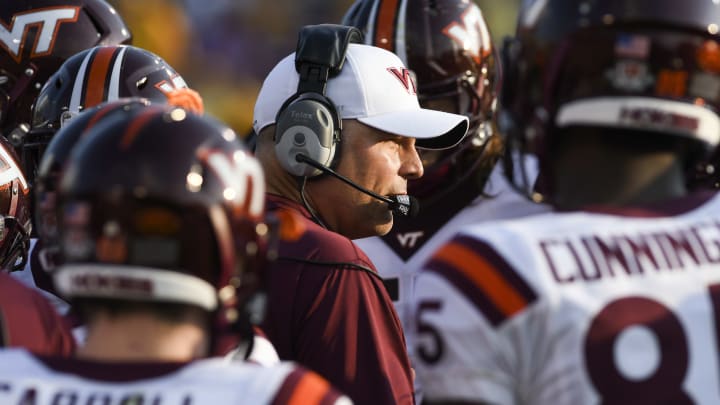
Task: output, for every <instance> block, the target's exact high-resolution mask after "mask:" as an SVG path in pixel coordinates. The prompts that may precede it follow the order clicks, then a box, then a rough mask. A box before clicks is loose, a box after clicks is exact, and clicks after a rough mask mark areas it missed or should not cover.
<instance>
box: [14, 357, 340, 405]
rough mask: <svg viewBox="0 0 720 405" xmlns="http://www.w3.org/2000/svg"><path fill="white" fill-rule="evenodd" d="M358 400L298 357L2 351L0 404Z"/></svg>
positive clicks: (186, 403)
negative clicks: (82, 356)
mask: <svg viewBox="0 0 720 405" xmlns="http://www.w3.org/2000/svg"><path fill="white" fill-rule="evenodd" d="M25 403H28V404H30V403H32V404H38V405H40V404H42V405H45V404H47V405H51V404H91V403H93V404H95V403H97V404H183V405H193V404H214V405H223V404H233V405H236V404H285V403H307V404H336V405H345V404H350V403H351V402H350V400H349V399H348V398H347V397H344V396H341V395H339V394H338V393H337V392H336V391H335V390H334V389H333V388H332V387H331V386H330V385H329V383H328V382H327V381H325V380H324V379H322V378H321V377H320V376H318V375H317V374H315V373H313V372H310V371H307V370H305V369H302V368H299V367H297V366H295V365H293V364H292V363H282V364H280V365H277V366H274V367H262V366H259V365H254V364H249V363H238V362H228V361H226V360H223V359H207V360H198V361H194V362H192V363H187V364H177V365H174V364H159V365H158V364H149V365H143V364H135V365H133V364H123V363H118V364H113V363H94V362H86V361H82V360H77V359H59V358H39V357H35V356H33V355H31V354H30V353H28V352H26V351H24V350H22V349H13V350H3V351H0V404H25Z"/></svg>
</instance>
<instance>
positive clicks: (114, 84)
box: [107, 46, 127, 101]
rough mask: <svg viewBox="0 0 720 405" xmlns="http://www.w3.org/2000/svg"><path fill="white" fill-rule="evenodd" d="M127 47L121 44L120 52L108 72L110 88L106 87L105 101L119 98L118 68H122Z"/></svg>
mask: <svg viewBox="0 0 720 405" xmlns="http://www.w3.org/2000/svg"><path fill="white" fill-rule="evenodd" d="M126 50H127V47H125V46H123V47H122V49H120V53H119V54H118V55H117V57H116V58H115V64H114V65H113V68H112V73H111V74H110V88H109V89H108V96H107V101H115V100H117V99H119V98H120V70H121V69H122V64H123V60H124V58H125V51H126Z"/></svg>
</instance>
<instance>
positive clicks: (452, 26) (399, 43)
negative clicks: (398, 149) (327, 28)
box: [342, 0, 500, 201]
mask: <svg viewBox="0 0 720 405" xmlns="http://www.w3.org/2000/svg"><path fill="white" fill-rule="evenodd" d="M342 23H343V24H345V25H351V26H355V27H358V28H360V29H361V30H362V31H363V33H364V34H365V42H366V43H368V44H370V45H374V46H377V47H381V48H385V49H387V50H389V51H391V52H394V53H395V54H397V55H398V56H399V57H400V59H402V60H403V62H405V64H406V66H408V68H409V69H410V70H411V71H412V73H413V74H414V76H415V79H416V83H417V84H418V88H417V94H418V99H419V101H420V104H422V105H423V107H425V108H432V109H438V110H444V111H447V112H452V113H456V114H463V115H465V116H467V117H468V118H469V120H470V129H469V131H468V135H467V136H466V137H465V139H463V141H462V142H461V143H460V144H459V145H457V146H455V147H453V148H451V149H448V150H446V151H442V152H437V151H426V150H420V155H421V158H422V159H423V163H424V164H425V174H424V175H423V177H422V178H421V179H419V180H414V181H410V182H409V184H408V188H409V192H410V193H411V194H413V195H415V196H417V197H419V198H420V199H421V201H427V198H429V197H431V196H439V195H441V194H439V193H438V191H439V190H442V189H445V190H447V189H450V188H452V186H454V185H457V184H458V183H460V181H459V179H462V178H464V177H465V176H467V175H470V174H474V172H475V168H476V166H477V165H479V164H481V163H482V162H483V161H484V160H485V159H481V156H482V155H483V150H484V148H485V146H486V144H487V142H488V139H489V138H490V137H491V136H492V135H493V133H494V131H493V118H494V112H495V105H496V99H497V97H496V96H497V92H498V90H499V88H498V86H499V84H500V77H499V74H498V70H499V69H498V66H497V58H496V52H495V47H494V45H493V41H492V37H491V35H490V30H489V29H488V26H487V23H486V22H485V19H484V17H483V15H482V12H481V10H480V8H479V7H478V6H477V5H476V4H475V3H473V2H472V1H470V0H401V1H390V0H358V1H356V2H355V3H354V4H353V5H352V6H351V8H350V9H349V10H348V12H347V13H346V14H345V17H344V18H343V22H342ZM494 149H496V148H494ZM496 158H497V156H495V158H491V160H492V163H491V164H490V165H489V166H492V164H493V163H494V161H495V160H496ZM449 179H452V180H451V181H448V180H449Z"/></svg>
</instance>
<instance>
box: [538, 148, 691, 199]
mask: <svg viewBox="0 0 720 405" xmlns="http://www.w3.org/2000/svg"><path fill="white" fill-rule="evenodd" d="M577 145H580V144H579V143H578V144H575V146H577ZM573 149H577V150H576V153H562V154H559V155H558V157H557V159H555V160H554V162H553V167H552V172H553V174H552V177H553V179H554V180H553V186H554V187H553V196H554V198H553V199H554V204H555V205H556V206H557V207H558V208H561V209H570V210H572V209H580V208H583V207H587V206H591V205H606V206H615V207H623V206H638V205H646V204H654V203H659V202H663V201H668V200H672V199H675V198H679V197H682V196H684V195H686V194H687V188H686V182H685V170H684V165H683V162H682V160H681V159H680V157H679V156H678V154H677V153H676V152H675V151H673V150H659V149H655V150H642V149H638V148H623V147H621V146H620V145H618V144H617V143H611V144H601V143H595V144H593V143H590V142H588V143H585V144H583V146H581V147H579V148H573ZM565 151H566V152H570V149H565Z"/></svg>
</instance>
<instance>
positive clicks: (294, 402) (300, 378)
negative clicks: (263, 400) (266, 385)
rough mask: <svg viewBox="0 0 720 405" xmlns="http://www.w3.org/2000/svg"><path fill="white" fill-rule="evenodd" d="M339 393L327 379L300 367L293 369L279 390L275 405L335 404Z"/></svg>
mask: <svg viewBox="0 0 720 405" xmlns="http://www.w3.org/2000/svg"><path fill="white" fill-rule="evenodd" d="M338 398H339V395H337V393H336V392H335V391H334V390H333V389H332V388H331V387H330V383H328V382H327V381H326V380H325V379H323V378H322V377H320V376H319V375H317V374H315V373H314V372H312V371H309V370H306V369H303V368H298V369H295V370H294V371H292V372H291V373H290V374H289V375H288V376H287V378H285V381H284V382H283V384H282V386H281V387H280V389H279V390H278V393H277V395H276V396H275V399H274V400H273V402H272V403H273V404H274V405H279V404H288V405H300V404H307V405H325V404H334V403H335V401H336V400H337V399H338Z"/></svg>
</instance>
